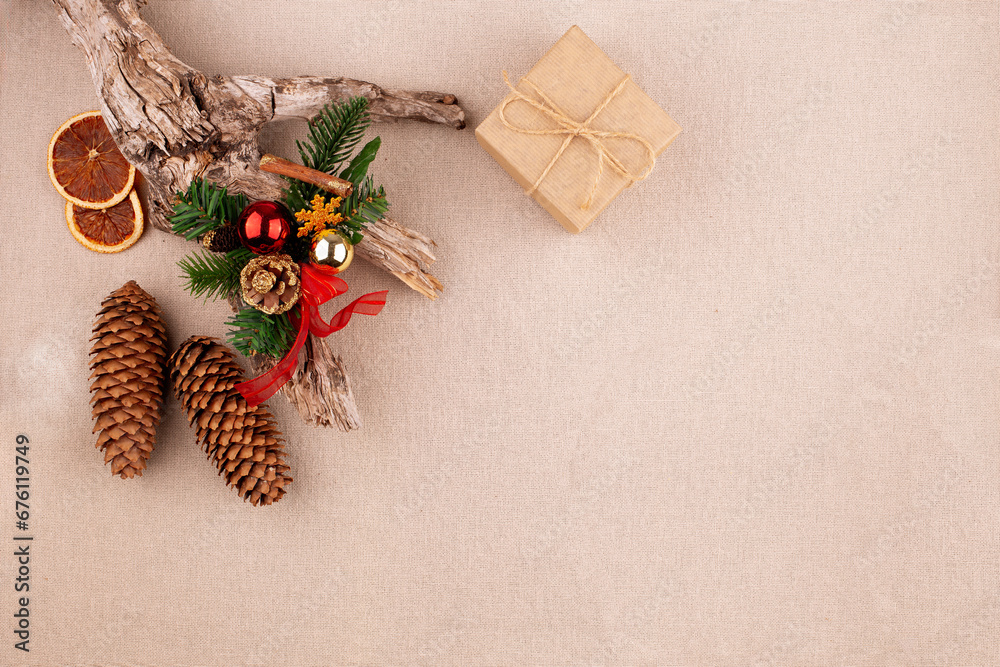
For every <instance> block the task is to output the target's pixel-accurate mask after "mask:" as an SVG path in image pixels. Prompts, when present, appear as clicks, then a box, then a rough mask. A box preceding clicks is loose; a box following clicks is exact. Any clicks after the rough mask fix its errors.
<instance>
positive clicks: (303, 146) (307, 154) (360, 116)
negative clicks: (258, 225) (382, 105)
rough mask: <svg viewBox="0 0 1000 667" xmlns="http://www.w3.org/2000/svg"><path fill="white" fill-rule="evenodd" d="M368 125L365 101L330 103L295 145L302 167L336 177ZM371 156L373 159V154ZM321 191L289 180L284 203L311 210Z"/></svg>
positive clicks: (299, 208) (353, 100) (296, 209)
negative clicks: (315, 198) (303, 137)
mask: <svg viewBox="0 0 1000 667" xmlns="http://www.w3.org/2000/svg"><path fill="white" fill-rule="evenodd" d="M369 125H371V118H369V117H368V100H367V99H366V98H364V97H360V96H359V97H352V98H351V99H349V100H346V101H345V102H341V103H335V102H331V103H330V104H327V105H326V106H325V107H323V110H322V111H320V112H319V113H318V114H316V116H315V117H314V118H313V119H312V120H311V121H310V122H309V136H308V138H307V139H306V141H304V142H302V141H296V142H295V145H296V147H298V149H299V156H301V158H302V164H304V165H305V166H307V167H311V168H312V169H318V170H319V171H322V172H325V173H327V174H336V173H337V171H338V170H339V169H340V168H341V166H343V164H344V163H345V162H347V161H348V160H349V159H350V157H351V155H352V154H353V153H354V149H355V148H357V146H358V144H359V143H360V142H361V138H362V137H363V136H364V134H365V130H366V129H368V126H369ZM366 148H367V147H366ZM375 150H376V151H377V150H378V148H377V147H376V148H375ZM371 157H372V159H374V157H375V156H374V154H372V156H371ZM320 192H322V190H321V189H320V188H319V187H317V186H315V185H311V184H309V183H303V182H302V181H298V180H294V179H289V186H288V191H287V192H286V194H285V203H286V204H287V205H288V207H289V208H290V209H291V210H292V211H299V210H302V209H308V208H309V202H310V201H312V198H313V197H314V196H316V195H317V194H319V193H320Z"/></svg>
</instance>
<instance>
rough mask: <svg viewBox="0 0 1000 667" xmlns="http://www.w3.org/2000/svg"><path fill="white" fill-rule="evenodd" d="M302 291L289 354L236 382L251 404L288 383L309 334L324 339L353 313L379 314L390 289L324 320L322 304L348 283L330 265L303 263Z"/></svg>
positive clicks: (290, 315) (291, 313) (293, 318)
mask: <svg viewBox="0 0 1000 667" xmlns="http://www.w3.org/2000/svg"><path fill="white" fill-rule="evenodd" d="M301 267H302V294H301V296H299V302H298V304H297V305H296V308H295V309H294V310H292V311H289V313H288V319H290V320H291V322H292V324H293V325H295V326H296V327H298V329H299V333H298V335H297V336H295V342H294V343H293V344H292V348H291V349H290V350H288V353H287V354H285V356H284V357H282V358H281V361H279V362H278V363H277V364H276V365H275V367H274V368H272V369H271V370H269V371H268V372H266V373H264V374H263V375H258V376H257V377H255V378H254V379H252V380H247V381H246V382H241V383H239V384H238V385H236V390H237V391H238V392H240V393H241V394H243V398H245V399H246V400H247V403H249V404H250V405H251V406H255V405H260V404H261V403H263V402H264V401H266V400H267V399H269V398H271V397H272V396H274V394H275V393H277V391H278V390H279V389H281V387H282V385H284V384H285V383H286V382H288V381H289V380H290V379H291V377H292V374H293V373H294V372H295V367H296V365H297V364H298V361H299V352H300V351H301V350H302V346H303V345H305V343H306V336H308V335H309V334H312V335H314V336H319V337H320V338H324V337H326V336H329V335H330V334H332V333H333V332H334V331H340V330H341V329H343V328H344V327H346V326H347V323H348V322H350V321H351V315H353V314H355V313H358V314H359V315H378V314H379V313H380V312H381V311H382V306H384V305H385V295H386V294H388V293H389V291H388V290H382V291H380V292H372V293H371V294H365V295H364V296H362V297H360V298H358V299H355V300H354V301H352V302H351V303H350V304H348V305H347V306H345V307H344V308H342V309H341V310H340V311H339V312H338V313H337V314H336V315H334V316H333V317H332V318H330V321H329V322H324V321H323V318H322V316H320V314H319V307H320V306H321V305H323V304H324V303H326V302H327V301H329V300H330V299H333V298H334V297H338V296H340V295H341V294H344V293H345V292H346V291H347V283H346V282H344V281H343V280H341V279H340V278H338V277H337V276H336V273H337V270H336V269H333V268H331V267H329V266H322V265H317V264H302V265H301Z"/></svg>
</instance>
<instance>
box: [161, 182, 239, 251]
mask: <svg viewBox="0 0 1000 667" xmlns="http://www.w3.org/2000/svg"><path fill="white" fill-rule="evenodd" d="M248 203H249V202H248V201H247V198H246V196H245V195H242V194H237V195H231V194H229V192H228V191H227V190H226V188H220V187H219V186H217V185H215V184H213V183H209V182H208V181H206V180H204V179H201V178H196V179H194V180H193V181H191V185H190V186H188V189H187V192H178V193H177V201H176V202H175V203H174V214H173V215H172V216H170V226H171V228H172V229H173V232H174V234H179V235H181V236H183V237H184V238H185V239H187V240H188V241H193V240H195V239H196V238H198V237H199V236H201V235H202V234H205V233H206V232H210V231H212V230H213V229H218V228H219V227H221V226H223V225H225V224H226V223H235V222H236V219H237V218H239V216H240V213H242V212H243V209H244V208H246V206H247V204H248Z"/></svg>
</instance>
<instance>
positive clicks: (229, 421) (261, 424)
mask: <svg viewBox="0 0 1000 667" xmlns="http://www.w3.org/2000/svg"><path fill="white" fill-rule="evenodd" d="M242 381H243V373H242V371H241V370H240V367H239V366H238V365H237V364H236V361H235V360H234V359H233V354H232V353H231V352H230V351H229V349H228V348H227V347H226V346H225V345H223V344H222V343H220V342H219V341H217V340H215V339H213V338H207V337H205V336H191V337H190V338H188V339H187V340H186V341H184V343H183V344H182V345H181V346H180V347H179V348H177V351H176V352H174V353H173V355H172V356H171V357H170V384H171V386H172V387H173V391H174V395H175V396H176V397H177V398H178V399H180V401H181V405H182V406H183V408H184V410H185V412H186V413H187V418H188V422H189V423H190V424H191V426H193V427H195V428H196V429H198V442H200V443H201V444H202V445H203V446H204V448H205V452H206V453H207V454H208V458H209V460H210V461H212V463H213V464H215V467H216V468H218V469H219V474H220V475H224V476H225V479H226V485H227V486H231V487H233V488H234V489H235V490H236V492H237V493H239V494H240V496H241V497H242V498H243V500H244V501H246V500H249V501H250V503H251V504H253V505H270V504H271V503H274V502H277V501H278V500H281V497H282V496H284V495H285V487H286V486H288V485H289V484H290V483H291V482H292V478H291V477H290V476H289V475H288V465H286V464H285V446H284V441H283V440H282V437H281V433H280V431H278V429H277V427H276V426H275V423H274V417H273V416H272V415H271V413H270V412H268V411H267V409H266V408H265V407H264V406H259V405H258V406H252V405H250V404H249V403H247V401H246V399H245V398H243V396H242V395H241V394H240V392H239V391H237V389H236V387H237V386H238V385H239V383H240V382H242Z"/></svg>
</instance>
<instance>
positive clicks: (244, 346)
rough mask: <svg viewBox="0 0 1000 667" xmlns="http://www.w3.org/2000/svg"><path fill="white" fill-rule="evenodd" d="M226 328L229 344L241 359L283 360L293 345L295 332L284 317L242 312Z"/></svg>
mask: <svg viewBox="0 0 1000 667" xmlns="http://www.w3.org/2000/svg"><path fill="white" fill-rule="evenodd" d="M227 324H229V326H230V332H229V336H228V337H229V341H230V342H231V343H232V344H233V347H235V348H236V349H237V350H239V351H240V352H242V353H243V354H244V355H248V356H249V355H251V354H266V355H269V356H272V357H275V358H279V357H283V356H284V355H285V353H286V352H288V350H289V348H291V347H292V343H294V342H295V334H296V331H295V328H294V327H293V326H292V323H291V321H290V320H289V319H288V316H287V315H285V314H280V315H268V314H267V313H263V312H261V311H259V310H257V309H256V308H244V309H243V310H241V311H240V312H239V313H237V315H236V316H235V317H233V319H231V320H229V322H227Z"/></svg>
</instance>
